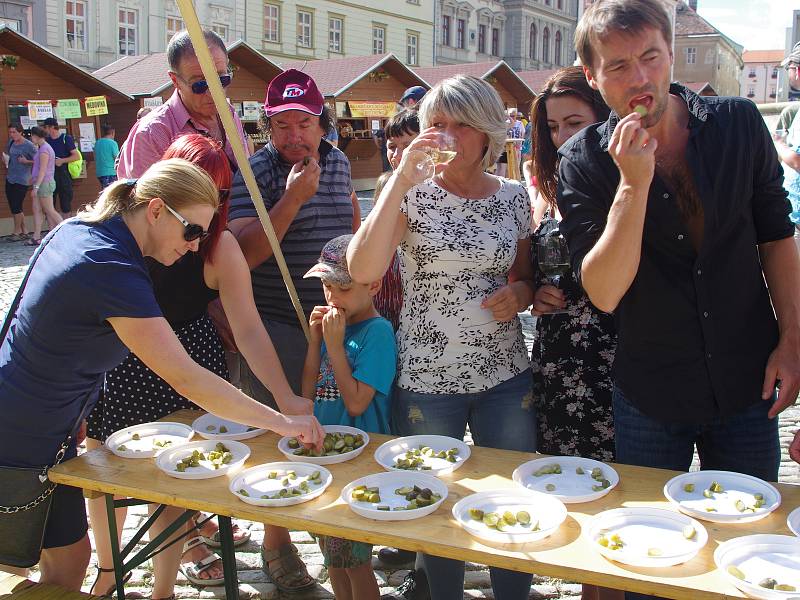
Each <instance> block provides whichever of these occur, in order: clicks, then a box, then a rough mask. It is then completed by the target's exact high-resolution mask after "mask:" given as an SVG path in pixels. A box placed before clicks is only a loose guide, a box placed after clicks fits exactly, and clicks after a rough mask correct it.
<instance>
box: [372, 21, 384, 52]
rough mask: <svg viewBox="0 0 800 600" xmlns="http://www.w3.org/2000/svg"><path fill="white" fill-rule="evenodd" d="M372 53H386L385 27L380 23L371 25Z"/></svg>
mask: <svg viewBox="0 0 800 600" xmlns="http://www.w3.org/2000/svg"><path fill="white" fill-rule="evenodd" d="M372 53H373V54H385V53H386V27H383V26H381V25H373V26H372Z"/></svg>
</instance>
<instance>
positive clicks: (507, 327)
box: [348, 76, 536, 600]
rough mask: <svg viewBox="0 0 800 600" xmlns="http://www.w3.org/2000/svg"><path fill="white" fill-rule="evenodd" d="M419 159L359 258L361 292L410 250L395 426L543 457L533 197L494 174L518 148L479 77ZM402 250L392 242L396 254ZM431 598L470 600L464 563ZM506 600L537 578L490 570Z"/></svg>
mask: <svg viewBox="0 0 800 600" xmlns="http://www.w3.org/2000/svg"><path fill="white" fill-rule="evenodd" d="M420 122H421V125H422V128H423V131H422V133H421V134H420V136H419V137H417V138H416V139H415V140H414V141H413V142H412V143H411V144H410V145H409V147H408V149H407V150H406V151H405V153H404V155H403V159H402V161H401V163H400V166H399V167H398V168H397V170H396V171H395V172H394V174H393V175H392V177H391V178H390V179H389V181H388V182H387V184H386V187H385V188H384V189H383V192H382V193H381V195H380V197H379V199H378V202H377V205H376V206H375V208H374V209H373V210H372V212H371V213H370V215H369V217H368V218H367V220H366V221H365V223H364V224H363V225H362V227H361V228H360V229H359V231H358V232H357V233H356V235H355V238H354V239H353V241H352V242H351V244H350V248H349V250H348V263H349V267H350V273H351V275H352V277H353V279H354V280H356V281H358V282H367V281H375V280H377V279H380V277H381V276H382V275H383V272H384V271H385V270H386V267H387V265H388V264H389V261H390V260H391V258H392V255H393V254H394V252H395V249H396V248H397V247H398V245H399V247H400V254H401V257H402V261H401V265H402V267H401V274H402V280H403V309H402V312H401V314H400V327H399V329H398V331H397V340H398V352H399V373H398V381H397V386H398V388H397V390H396V393H395V397H394V399H393V407H392V418H393V422H394V427H395V428H396V430H397V433H398V434H400V435H414V434H441V435H448V436H451V437H454V438H458V439H461V438H462V437H463V436H464V433H465V428H466V425H467V424H469V427H470V431H471V432H472V435H473V439H474V440H475V443H476V444H477V445H480V446H489V447H494V448H503V449H510V450H523V451H533V450H535V449H536V415H535V409H534V407H533V403H532V400H531V374H530V365H529V363H528V357H527V352H526V350H525V344H524V341H523V338H522V329H521V326H520V322H519V319H518V318H517V312H518V311H520V310H524V309H525V308H527V307H528V306H529V305H530V304H531V302H532V300H533V282H532V279H533V273H532V269H531V263H530V258H529V252H530V233H531V231H530V219H531V210H530V203H529V201H528V195H527V193H526V192H525V189H524V188H523V187H522V186H521V185H520V184H519V183H518V182H515V181H511V180H508V179H503V178H500V177H495V176H493V175H489V174H488V173H486V172H485V170H486V168H487V167H489V166H490V165H492V164H494V162H495V161H496V160H497V157H498V155H499V154H500V152H501V151H502V148H503V144H504V142H505V136H506V124H505V113H504V111H503V105H502V103H501V101H500V98H499V96H498V95H497V92H495V91H494V89H493V88H492V87H491V86H490V85H489V84H487V83H486V82H484V81H481V80H479V79H476V78H474V77H464V76H457V77H453V78H451V79H447V80H445V81H442V82H440V83H439V84H437V85H436V86H434V88H433V89H432V90H431V91H429V92H428V93H427V94H426V95H425V98H424V99H423V100H422V103H421V106H420ZM443 134H449V135H451V136H452V137H453V138H454V140H455V147H456V151H457V155H456V157H455V158H454V159H453V160H452V161H451V162H450V163H448V164H447V165H440V166H437V168H436V170H437V173H436V175H435V176H434V177H433V179H432V180H428V181H425V182H423V183H420V184H417V185H415V184H414V181H413V179H414V177H413V163H414V162H415V158H418V157H419V156H420V155H419V154H418V153H415V152H414V151H423V150H424V149H426V148H431V147H437V146H439V143H440V141H441V139H442V135H443ZM387 240H388V243H387ZM417 567H418V568H420V569H423V570H424V571H425V572H426V575H427V578H428V581H429V584H430V592H431V597H432V598H436V600H450V599H452V600H456V599H458V600H461V599H463V584H464V563H463V562H461V561H457V560H449V559H443V558H437V557H433V556H427V555H420V556H418V560H417ZM490 572H491V578H492V587H493V589H494V594H495V597H497V598H503V600H514V599H516V598H519V599H523V598H524V599H527V598H528V595H529V593H530V583H531V576H530V575H528V574H525V573H516V572H513V571H507V570H503V569H496V568H492V569H491V570H490Z"/></svg>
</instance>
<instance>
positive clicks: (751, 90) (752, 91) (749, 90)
mask: <svg viewBox="0 0 800 600" xmlns="http://www.w3.org/2000/svg"><path fill="white" fill-rule="evenodd" d="M755 95H756V86H754V85H748V86H747V97H748V98H752V97H753V96H755Z"/></svg>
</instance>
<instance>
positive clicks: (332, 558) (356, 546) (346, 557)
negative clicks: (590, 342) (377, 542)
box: [316, 535, 372, 569]
mask: <svg viewBox="0 0 800 600" xmlns="http://www.w3.org/2000/svg"><path fill="white" fill-rule="evenodd" d="M316 537H317V542H319V549H320V550H322V556H323V557H324V558H325V566H326V567H329V568H330V567H333V568H334V569H352V568H354V567H360V566H361V565H363V564H364V563H366V562H369V561H371V560H372V544H365V543H364V542H354V541H353V540H345V539H342V538H338V537H330V536H327V535H318V536H316Z"/></svg>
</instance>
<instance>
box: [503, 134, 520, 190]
mask: <svg viewBox="0 0 800 600" xmlns="http://www.w3.org/2000/svg"><path fill="white" fill-rule="evenodd" d="M518 141H519V140H517V139H513V138H509V139H507V140H506V161H507V162H508V173H506V176H507V177H508V178H509V179H513V180H514V181H519V180H520V177H519V175H520V173H519V160H518V159H517V147H518V146H517V142H518Z"/></svg>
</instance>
